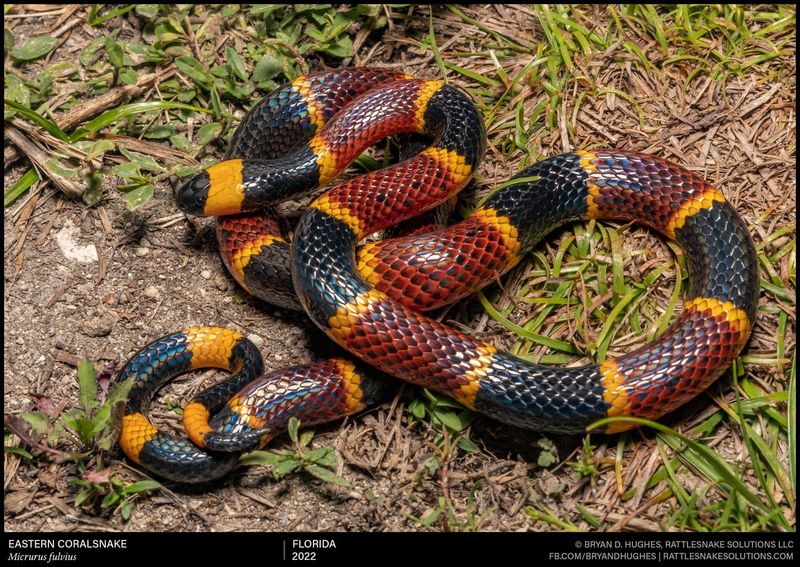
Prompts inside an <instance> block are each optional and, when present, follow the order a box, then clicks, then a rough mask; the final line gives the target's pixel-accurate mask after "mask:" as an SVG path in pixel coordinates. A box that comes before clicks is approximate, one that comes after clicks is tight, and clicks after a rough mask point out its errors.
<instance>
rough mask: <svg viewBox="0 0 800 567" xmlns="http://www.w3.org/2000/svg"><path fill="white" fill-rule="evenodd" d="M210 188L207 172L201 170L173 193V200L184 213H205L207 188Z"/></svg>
mask: <svg viewBox="0 0 800 567" xmlns="http://www.w3.org/2000/svg"><path fill="white" fill-rule="evenodd" d="M210 188H211V178H210V177H209V175H208V173H206V172H205V171H201V172H200V173H198V174H197V175H195V176H194V177H192V178H191V179H190V180H189V181H187V182H186V183H184V184H183V185H182V186H181V187H180V188H179V189H178V191H177V192H176V194H175V202H176V204H177V205H178V208H179V209H180V210H182V211H183V212H184V213H189V214H192V215H198V216H204V215H206V214H207V213H206V202H207V201H208V190H209V189H210Z"/></svg>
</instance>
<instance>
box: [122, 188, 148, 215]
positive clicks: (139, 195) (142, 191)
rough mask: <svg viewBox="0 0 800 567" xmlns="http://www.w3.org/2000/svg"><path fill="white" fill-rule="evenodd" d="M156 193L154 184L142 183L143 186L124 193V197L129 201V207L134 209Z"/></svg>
mask: <svg viewBox="0 0 800 567" xmlns="http://www.w3.org/2000/svg"><path fill="white" fill-rule="evenodd" d="M155 193H156V190H155V187H153V186H152V185H142V186H141V187H137V188H136V189H133V190H131V191H127V192H126V193H123V194H122V198H123V200H124V201H125V202H126V203H127V205H128V209H129V210H131V211H134V210H136V209H138V208H139V207H141V206H142V205H145V204H146V203H147V202H148V201H150V199H152V198H153V195H155Z"/></svg>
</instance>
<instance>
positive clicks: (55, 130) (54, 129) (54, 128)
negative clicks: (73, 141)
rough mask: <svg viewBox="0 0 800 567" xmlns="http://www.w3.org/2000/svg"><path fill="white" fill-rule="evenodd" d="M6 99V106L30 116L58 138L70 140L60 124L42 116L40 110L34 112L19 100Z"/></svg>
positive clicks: (30, 118)
mask: <svg viewBox="0 0 800 567" xmlns="http://www.w3.org/2000/svg"><path fill="white" fill-rule="evenodd" d="M4 100H5V104H6V106H8V107H11V108H13V109H14V110H16V111H17V112H19V113H20V114H22V115H23V116H25V117H26V118H28V119H29V120H30V121H31V122H33V123H34V124H36V125H38V126H41V127H42V128H44V129H45V130H46V131H47V132H48V133H49V134H50V135H52V136H55V137H56V138H58V139H59V140H61V141H63V142H68V141H69V136H67V135H66V134H65V133H64V131H63V130H62V129H61V128H60V127H59V126H58V124H56V123H55V122H53V121H52V120H48V119H47V118H45V117H44V116H42V115H41V114H39V113H38V112H34V111H33V110H31V109H30V108H27V107H25V106H22V105H21V104H19V103H17V102H14V101H13V100H9V99H4Z"/></svg>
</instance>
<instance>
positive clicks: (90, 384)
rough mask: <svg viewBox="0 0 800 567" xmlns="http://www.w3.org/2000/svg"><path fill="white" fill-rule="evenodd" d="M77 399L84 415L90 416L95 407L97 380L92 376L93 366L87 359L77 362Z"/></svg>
mask: <svg viewBox="0 0 800 567" xmlns="http://www.w3.org/2000/svg"><path fill="white" fill-rule="evenodd" d="M78 386H79V387H80V392H79V395H78V399H79V400H80V402H81V406H83V411H85V412H86V415H90V414H91V412H92V410H94V408H96V407H97V380H96V379H95V375H94V364H93V363H92V361H91V360H89V359H88V358H83V359H81V360H79V361H78Z"/></svg>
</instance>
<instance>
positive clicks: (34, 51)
mask: <svg viewBox="0 0 800 567" xmlns="http://www.w3.org/2000/svg"><path fill="white" fill-rule="evenodd" d="M59 41H60V40H59V39H58V38H57V37H53V36H52V35H40V36H37V37H34V38H33V39H31V40H30V41H26V42H25V43H23V44H22V45H20V46H19V47H17V48H15V49H12V50H11V57H12V58H14V59H16V60H17V61H32V60H34V59H38V58H39V57H44V56H45V55H47V54H48V53H50V52H51V51H52V50H53V48H54V47H55V46H56V45H58V42H59Z"/></svg>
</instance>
